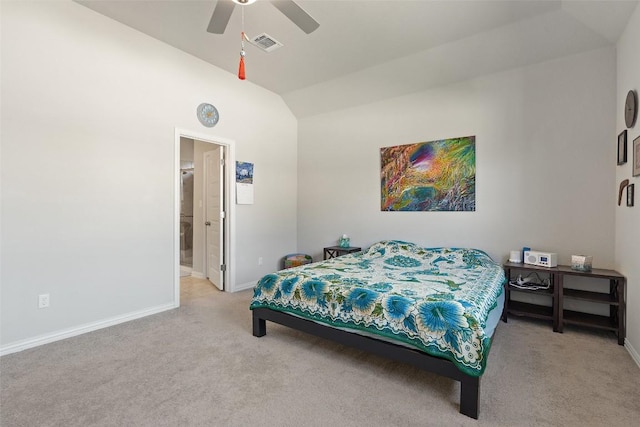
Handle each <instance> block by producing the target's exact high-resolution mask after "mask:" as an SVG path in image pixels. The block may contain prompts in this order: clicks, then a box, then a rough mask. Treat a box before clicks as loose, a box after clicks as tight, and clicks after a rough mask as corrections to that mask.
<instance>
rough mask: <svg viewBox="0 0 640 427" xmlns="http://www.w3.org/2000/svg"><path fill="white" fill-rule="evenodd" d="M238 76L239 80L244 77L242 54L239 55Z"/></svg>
mask: <svg viewBox="0 0 640 427" xmlns="http://www.w3.org/2000/svg"><path fill="white" fill-rule="evenodd" d="M238 78H239V79H240V80H244V79H245V74H244V56H240V68H239V69H238Z"/></svg>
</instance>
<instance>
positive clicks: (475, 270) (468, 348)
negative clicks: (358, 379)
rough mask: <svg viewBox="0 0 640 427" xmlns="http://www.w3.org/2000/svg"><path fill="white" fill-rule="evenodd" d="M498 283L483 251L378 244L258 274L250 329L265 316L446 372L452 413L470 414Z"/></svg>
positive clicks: (497, 312) (497, 306)
mask: <svg viewBox="0 0 640 427" xmlns="http://www.w3.org/2000/svg"><path fill="white" fill-rule="evenodd" d="M504 282H505V276H504V272H503V269H502V268H501V266H500V265H499V264H497V263H495V262H494V261H493V260H492V259H491V257H489V255H487V254H486V253H485V252H483V251H480V250H477V249H465V248H423V247H420V246H418V245H415V244H413V243H409V242H402V241H395V240H390V241H382V242H378V243H376V244H374V245H372V246H371V247H369V248H368V249H367V250H366V251H363V252H359V253H355V254H348V255H343V256H341V257H338V258H333V259H330V260H326V261H322V262H317V263H313V264H308V265H304V266H300V267H296V268H292V269H288V270H282V271H279V272H277V273H273V274H268V275H266V276H264V277H263V278H262V279H260V280H259V281H258V283H257V285H256V287H255V289H254V295H253V299H252V301H251V305H250V309H251V310H252V316H253V335H254V336H256V337H261V336H264V335H265V334H266V321H267V320H268V321H271V322H275V323H279V324H282V325H285V326H288V327H292V328H295V329H298V330H301V331H304V332H307V333H311V334H314V335H317V336H320V337H323V338H328V339H331V340H333V341H336V342H338V343H341V344H344V345H348V346H352V347H355V348H358V349H362V350H365V351H369V352H372V353H375V354H378V355H381V356H383V357H387V358H390V359H394V360H398V361H401V362H404V363H409V364H411V365H414V366H416V367H418V368H420V369H424V370H427V371H431V372H435V373H437V374H440V375H444V376H447V377H449V378H452V379H454V380H457V381H459V382H460V384H461V386H460V412H461V413H463V414H465V415H467V416H470V417H472V418H478V410H479V408H478V404H479V399H480V377H481V376H482V374H483V373H484V370H485V368H486V364H487V357H488V355H489V350H490V348H491V339H492V337H493V333H494V331H495V328H496V326H497V324H498V322H499V320H500V317H501V315H502V310H503V305H504Z"/></svg>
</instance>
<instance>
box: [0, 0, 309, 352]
mask: <svg viewBox="0 0 640 427" xmlns="http://www.w3.org/2000/svg"><path fill="white" fill-rule="evenodd" d="M1 23H2V69H1V71H2V77H1V78H2V80H1V83H2V107H3V108H2V122H1V125H2V129H1V132H2V133H1V137H2V159H1V161H2V163H1V166H2V238H1V245H2V265H1V268H2V271H1V279H2V284H1V294H2V301H1V311H2V313H1V318H0V322H1V327H0V328H1V329H0V351H2V350H3V351H5V352H7V351H11V350H12V349H13V350H15V349H19V347H20V346H28V345H29V344H30V343H34V342H36V341H38V340H42V339H44V338H43V337H51V336H54V335H56V334H64V333H68V332H70V331H71V332H72V331H74V330H79V329H81V328H83V327H89V328H91V327H92V326H96V325H100V324H102V323H108V322H110V321H117V320H118V319H123V318H126V317H127V316H131V315H136V314H141V313H142V314H145V313H149V312H153V311H154V310H161V309H166V308H168V307H171V306H172V304H173V298H174V292H173V286H174V282H173V279H174V271H175V268H177V266H175V265H174V250H176V248H174V220H175V219H174V200H175V194H174V176H175V175H174V174H175V171H174V167H175V161H176V160H175V159H174V156H175V129H176V128H180V129H187V130H192V131H194V132H197V133H200V134H207V135H211V136H212V137H221V138H226V139H229V140H233V141H235V145H236V157H237V158H238V159H240V160H246V161H253V162H255V164H256V170H257V171H258V173H256V183H255V190H256V191H255V204H254V205H250V206H238V208H237V210H236V227H235V230H236V247H235V248H234V250H235V251H236V261H237V265H236V284H238V285H241V284H244V283H249V282H252V281H254V280H257V279H258V278H259V277H260V276H261V275H263V274H266V273H267V272H269V271H273V270H274V269H275V268H277V265H278V263H279V259H280V257H281V256H282V255H284V254H286V253H290V252H292V251H294V250H295V249H296V200H295V192H296V180H297V176H296V156H297V151H296V137H297V135H296V133H297V125H296V120H295V118H294V117H293V115H292V114H291V112H290V111H289V110H288V108H287V107H286V106H285V104H284V103H283V101H282V99H281V98H280V97H278V96H276V95H275V94H273V93H271V92H268V91H266V90H264V89H261V88H259V87H257V86H255V85H253V84H251V83H250V82H247V81H240V80H238V79H237V77H235V76H233V75H231V74H229V73H226V72H224V71H222V70H220V69H217V68H215V67H212V66H210V65H208V64H206V63H204V62H202V61H200V60H197V59H195V58H193V57H191V56H189V55H187V54H185V53H182V52H180V51H178V50H176V49H174V48H171V47H169V46H167V45H165V44H163V43H161V42H159V41H157V40H154V39H151V38H150V37H148V36H145V35H143V34H142V33H139V32H137V31H134V30H132V29H130V28H128V27H125V26H123V25H121V24H119V23H116V22H115V21H112V20H110V19H108V18H106V17H104V16H102V15H99V14H97V13H95V12H93V11H91V10H89V9H87V8H85V7H83V6H80V5H78V4H75V3H72V2H67V1H65V2H60V1H58V2H41V3H34V2H3V4H2V22H1ZM201 102H211V103H213V104H215V105H216V106H217V108H218V110H219V111H220V117H221V118H220V123H219V124H218V125H217V126H216V127H215V128H212V129H208V128H204V127H202V126H201V125H200V124H199V123H198V121H197V119H196V114H195V113H196V107H197V106H198V104H200V103H201ZM260 256H261V257H264V260H265V262H264V264H263V265H262V266H258V264H257V259H258V257H260ZM41 293H49V294H50V296H51V307H49V308H47V309H42V310H38V308H37V295H38V294H41ZM101 322H102V323H101Z"/></svg>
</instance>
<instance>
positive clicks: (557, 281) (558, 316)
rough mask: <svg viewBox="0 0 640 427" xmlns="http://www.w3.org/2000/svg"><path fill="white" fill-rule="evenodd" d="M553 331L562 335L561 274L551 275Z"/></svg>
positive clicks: (562, 303)
mask: <svg viewBox="0 0 640 427" xmlns="http://www.w3.org/2000/svg"><path fill="white" fill-rule="evenodd" d="M552 276H553V288H554V289H553V294H554V298H553V314H554V315H553V331H554V332H560V333H562V330H563V326H564V320H563V319H562V316H563V314H564V313H563V312H564V302H563V299H564V298H563V296H564V295H563V294H564V292H563V290H562V287H563V280H562V274H553V275H552Z"/></svg>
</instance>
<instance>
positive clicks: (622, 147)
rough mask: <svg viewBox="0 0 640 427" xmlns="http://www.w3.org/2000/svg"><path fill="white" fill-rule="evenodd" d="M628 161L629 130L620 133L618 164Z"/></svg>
mask: <svg viewBox="0 0 640 427" xmlns="http://www.w3.org/2000/svg"><path fill="white" fill-rule="evenodd" d="M625 163H627V130H626V129H625V130H623V131H622V133H621V134H620V135H618V165H624V164H625Z"/></svg>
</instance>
